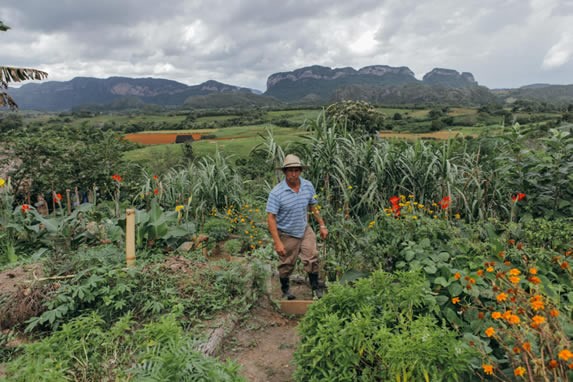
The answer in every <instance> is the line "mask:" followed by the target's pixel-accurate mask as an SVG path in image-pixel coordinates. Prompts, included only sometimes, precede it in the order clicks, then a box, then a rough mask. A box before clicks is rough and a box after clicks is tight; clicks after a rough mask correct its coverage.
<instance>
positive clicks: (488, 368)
mask: <svg viewBox="0 0 573 382" xmlns="http://www.w3.org/2000/svg"><path fill="white" fill-rule="evenodd" d="M481 368H482V369H483V372H484V373H485V374H489V375H492V374H493V365H489V364H485V363H484V364H483V365H481Z"/></svg>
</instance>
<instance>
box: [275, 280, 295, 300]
mask: <svg viewBox="0 0 573 382" xmlns="http://www.w3.org/2000/svg"><path fill="white" fill-rule="evenodd" d="M279 280H281V291H282V292H283V298H284V299H285V300H294V299H295V298H296V296H295V295H294V294H292V293H290V290H289V279H288V277H281V278H280V279H279Z"/></svg>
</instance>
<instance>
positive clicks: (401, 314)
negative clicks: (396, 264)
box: [295, 271, 477, 381]
mask: <svg viewBox="0 0 573 382" xmlns="http://www.w3.org/2000/svg"><path fill="white" fill-rule="evenodd" d="M429 292H430V291H429V288H428V283H427V282H426V280H425V278H424V277H423V276H421V274H419V273H415V272H407V273H404V272H398V273H395V274H389V273H385V272H382V271H377V272H374V273H373V274H372V276H371V277H370V278H368V279H361V280H358V281H357V282H356V285H354V286H343V285H334V286H333V287H332V288H331V289H330V290H329V293H328V294H326V295H325V297H323V298H322V299H321V300H320V301H318V302H316V303H315V304H313V305H312V306H311V307H310V309H309V311H308V312H307V314H306V315H305V317H304V319H303V320H302V321H301V323H300V334H301V343H300V346H299V348H298V349H297V351H296V354H295V359H296V361H297V365H298V366H297V370H296V379H297V380H299V381H357V380H360V381H380V380H383V381H386V380H388V381H389V380H410V379H411V380H415V381H419V380H464V379H467V377H468V376H469V375H471V371H472V361H475V360H477V358H476V355H477V353H476V351H475V350H473V349H471V348H470V347H469V346H468V345H466V344H464V343H463V342H461V341H459V340H458V339H456V333H455V332H452V331H450V330H449V329H447V328H445V327H441V326H440V325H438V324H437V322H436V321H435V319H433V318H432V317H431V316H428V313H429V312H432V311H435V310H437V309H438V306H437V304H436V301H435V299H434V298H433V297H432V296H431V295H430V293H429ZM474 363H475V362H474Z"/></svg>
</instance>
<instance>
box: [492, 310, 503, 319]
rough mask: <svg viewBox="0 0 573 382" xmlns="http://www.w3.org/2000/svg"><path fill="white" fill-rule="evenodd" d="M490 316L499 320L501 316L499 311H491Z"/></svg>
mask: <svg viewBox="0 0 573 382" xmlns="http://www.w3.org/2000/svg"><path fill="white" fill-rule="evenodd" d="M491 318H493V319H494V320H499V319H500V318H501V313H500V312H492V313H491Z"/></svg>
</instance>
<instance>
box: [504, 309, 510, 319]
mask: <svg viewBox="0 0 573 382" xmlns="http://www.w3.org/2000/svg"><path fill="white" fill-rule="evenodd" d="M511 315H512V313H511V310H506V311H505V312H503V315H502V317H503V319H504V320H509V318H510V317H511Z"/></svg>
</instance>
